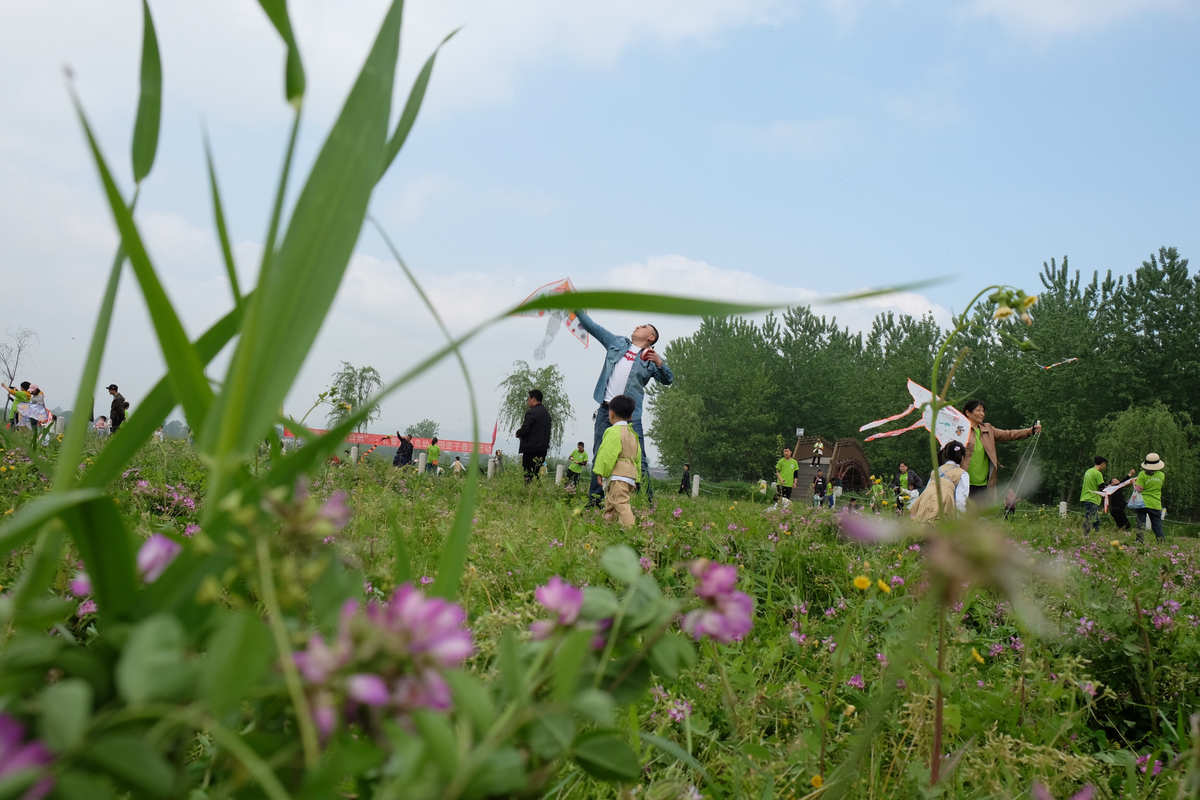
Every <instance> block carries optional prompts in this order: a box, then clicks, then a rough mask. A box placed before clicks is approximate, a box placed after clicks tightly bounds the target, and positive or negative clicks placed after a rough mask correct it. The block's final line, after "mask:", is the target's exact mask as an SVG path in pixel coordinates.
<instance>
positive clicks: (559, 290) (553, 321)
mask: <svg viewBox="0 0 1200 800" xmlns="http://www.w3.org/2000/svg"><path fill="white" fill-rule="evenodd" d="M573 291H575V284H573V283H571V279H570V278H563V279H562V280H558V281H551V282H550V283H547V284H546V285H545V286H539V287H538V288H536V289H534V290H533V293H532V294H530V295H529V297H526V298H525V299H524V300H522V301H521V304H522V305H524V304H525V303H528V302H529V301H531V300H536V299H537V298H539V297H545V296H547V295H551V294H566V293H567V292H573ZM517 316H519V317H545V318H546V335H545V336H544V337H542V343H541V344H539V345H538V346H537V348H535V349H534V351H533V354H534V356H535V357H536V358H538V359H539V360H540V359H543V358H545V357H546V348H547V347H549V346H550V342H552V341H554V337H555V335H557V333H558V326H559V324H560V323H561V324H563V325H565V326H566V328H567V330H568V331H570V332H571V335H572V336H574V337H575V338H576V339H578V340H579V341H581V342H583V346H584V347H587V346H588V334H587V331H585V330H584V329H583V326H582V325H581V324H580V323H579V318H578V317H576V316H575V312H574V311H564V310H562V309H554V310H550V311H547V310H546V309H544V308H543V309H538V310H537V311H526V312H525V313H523V314H518V315H517Z"/></svg>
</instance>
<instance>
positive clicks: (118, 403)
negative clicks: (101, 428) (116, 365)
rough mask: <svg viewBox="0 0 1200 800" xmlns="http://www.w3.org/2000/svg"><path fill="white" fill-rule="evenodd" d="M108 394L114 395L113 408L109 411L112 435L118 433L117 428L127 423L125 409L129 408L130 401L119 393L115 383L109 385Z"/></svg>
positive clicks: (109, 424)
mask: <svg viewBox="0 0 1200 800" xmlns="http://www.w3.org/2000/svg"><path fill="white" fill-rule="evenodd" d="M108 393H109V394H111V395H112V406H111V407H110V408H109V410H108V426H109V430H110V432H111V433H116V432H117V428H119V427H121V423H122V422H124V421H125V409H127V408H129V401H127V400H126V399H125V398H124V397H123V396H122V395H121V393H120V392H119V391H117V385H116V384H115V383H110V384H109V385H108Z"/></svg>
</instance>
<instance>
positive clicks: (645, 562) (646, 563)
mask: <svg viewBox="0 0 1200 800" xmlns="http://www.w3.org/2000/svg"><path fill="white" fill-rule="evenodd" d="M638 565H639V566H641V568H642V569H644V570H645V571H646V572H649V571H650V570H652V569H654V562H653V561H651V560H650V559H649V558H647V557H646V556H642V557H641V558H639V559H638Z"/></svg>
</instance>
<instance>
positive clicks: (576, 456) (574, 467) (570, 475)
mask: <svg viewBox="0 0 1200 800" xmlns="http://www.w3.org/2000/svg"><path fill="white" fill-rule="evenodd" d="M567 461H569V462H570V463H569V464H567V487H568V488H570V489H571V490H572V491H574V490H575V488H576V486H577V485H578V484H579V476H580V475H582V474H583V465H584V464H586V463H587V462H588V457H587V451H586V450H584V444H583V442H576V443H575V449H574V450H572V451H571V455H569V456H567Z"/></svg>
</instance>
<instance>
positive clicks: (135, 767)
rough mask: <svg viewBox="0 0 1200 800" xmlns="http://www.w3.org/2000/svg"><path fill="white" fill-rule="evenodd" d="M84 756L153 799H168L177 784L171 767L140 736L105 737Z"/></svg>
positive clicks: (81, 753)
mask: <svg viewBox="0 0 1200 800" xmlns="http://www.w3.org/2000/svg"><path fill="white" fill-rule="evenodd" d="M80 756H81V757H82V758H83V759H84V760H85V761H88V762H89V763H91V764H93V765H95V766H97V767H99V768H101V769H103V770H105V771H107V772H108V774H110V775H112V776H113V777H114V778H117V779H118V780H120V781H122V782H124V783H126V784H128V785H129V786H131V787H133V788H135V789H140V790H141V791H143V792H146V793H147V794H149V795H150V796H152V797H167V796H168V795H170V794H171V788H172V785H173V784H174V783H175V773H174V771H172V769H171V765H170V764H168V763H167V761H166V759H165V758H163V757H162V754H161V753H159V752H158V751H157V750H155V749H154V748H153V747H151V746H150V743H149V742H148V741H147V740H146V739H144V738H142V737H140V736H131V735H128V734H122V733H117V734H111V735H108V736H102V737H99V738H97V739H94V740H93V741H91V742H89V743H88V746H87V747H86V748H84V749H83V750H81V751H80Z"/></svg>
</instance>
